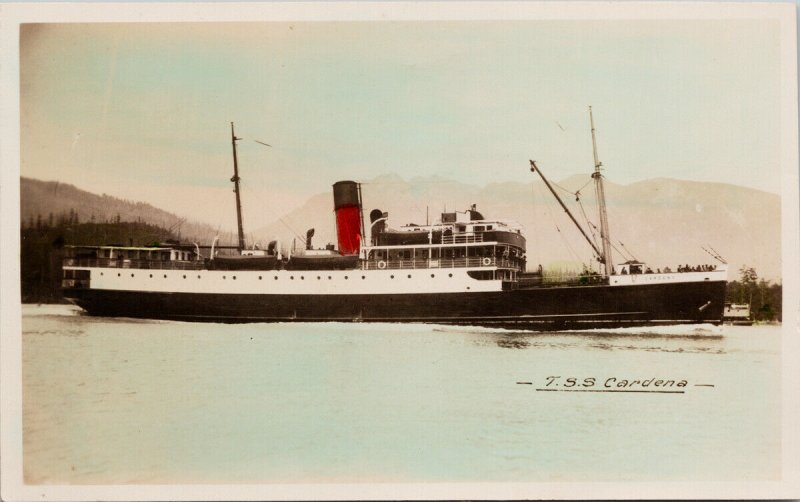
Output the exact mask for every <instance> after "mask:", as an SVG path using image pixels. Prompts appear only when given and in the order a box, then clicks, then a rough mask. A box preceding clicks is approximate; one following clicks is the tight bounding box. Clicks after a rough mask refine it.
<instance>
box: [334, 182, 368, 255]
mask: <svg viewBox="0 0 800 502" xmlns="http://www.w3.org/2000/svg"><path fill="white" fill-rule="evenodd" d="M333 210H334V211H335V212H336V236H337V238H338V240H339V253H341V254H343V255H357V254H358V252H359V251H360V250H361V238H362V235H361V189H360V187H359V186H358V183H356V182H355V181H339V182H337V183H334V185H333Z"/></svg>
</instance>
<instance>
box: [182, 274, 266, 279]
mask: <svg viewBox="0 0 800 502" xmlns="http://www.w3.org/2000/svg"><path fill="white" fill-rule="evenodd" d="M197 278H198V279H199V278H200V276H199V275H198V276H197ZM259 279H261V278H260V277H259Z"/></svg>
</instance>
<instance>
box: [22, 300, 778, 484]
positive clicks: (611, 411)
mask: <svg viewBox="0 0 800 502" xmlns="http://www.w3.org/2000/svg"><path fill="white" fill-rule="evenodd" d="M22 348H23V409H24V412H23V422H24V427H23V454H24V472H25V479H26V482H28V483H167V482H179V483H197V482H221V483H249V482H403V481H414V482H424V481H562V480H563V481H572V480H576V481H577V480H732V479H736V480H744V479H754V480H756V479H775V478H777V477H778V475H779V472H780V440H781V437H780V416H781V415H780V328H777V327H764V326H759V327H725V328H714V327H710V326H709V327H705V328H696V327H692V328H686V327H683V328H663V329H653V330H648V331H647V332H642V331H636V330H630V329H628V330H618V331H606V332H592V333H588V334H586V333H582V334H581V333H545V334H531V333H512V332H506V331H499V330H486V329H469V328H467V329H463V328H449V327H436V326H427V325H389V324H335V323H331V324H249V325H224V324H190V323H179V322H159V321H136V320H130V319H109V318H91V317H86V316H82V315H78V311H77V310H75V309H74V308H71V307H66V306H23V337H22ZM550 376H560V377H561V379H559V380H558V381H554V382H553V383H551V385H550V386H549V387H547V382H548V377H550ZM569 377H575V378H579V379H581V382H582V383H583V380H582V379H584V378H595V383H594V385H591V386H589V387H584V388H585V389H590V390H608V388H607V387H606V385H607V384H606V381H607V380H608V379H609V378H616V379H617V380H616V381H612V382H611V383H610V385H611V388H612V389H617V387H615V386H614V385H615V384H616V383H618V382H619V380H623V379H627V380H647V379H652V378H656V379H663V380H675V381H676V385H677V381H680V380H685V381H686V382H687V385H686V387H681V388H678V387H674V386H673V387H662V388H661V389H662V390H673V391H675V390H683V391H684V393H641V392H637V393H622V392H615V393H609V392H564V390H565V389H566V388H567V387H566V386H567V385H569V383H568V382H567V381H566V379H567V378H569ZM518 382H522V383H518ZM525 382H529V384H528V383H525ZM557 383H558V384H559V386H558V387H555V385H556V384H557ZM698 384H699V385H702V386H698ZM587 385H588V384H587ZM711 385H713V387H711ZM537 388H550V389H554V388H555V389H558V390H559V391H558V392H552V391H537V390H536V389H537ZM632 389H639V390H655V388H654V387H653V385H652V382H651V384H650V385H648V387H647V388H645V387H642V386H640V385H639V384H635V386H634V387H630V388H628V390H632Z"/></svg>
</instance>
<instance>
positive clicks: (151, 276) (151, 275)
mask: <svg viewBox="0 0 800 502" xmlns="http://www.w3.org/2000/svg"><path fill="white" fill-rule="evenodd" d="M100 275H103V274H100ZM150 278H151V279H152V278H153V274H150Z"/></svg>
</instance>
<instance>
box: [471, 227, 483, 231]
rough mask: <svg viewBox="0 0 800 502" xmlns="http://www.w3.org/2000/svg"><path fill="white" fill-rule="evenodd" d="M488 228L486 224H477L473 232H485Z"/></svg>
mask: <svg viewBox="0 0 800 502" xmlns="http://www.w3.org/2000/svg"><path fill="white" fill-rule="evenodd" d="M485 229H486V227H484V226H476V227H474V228H473V229H472V231H473V232H483V231H484V230H485Z"/></svg>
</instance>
